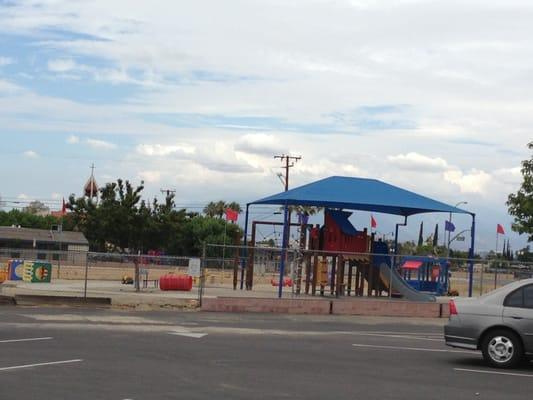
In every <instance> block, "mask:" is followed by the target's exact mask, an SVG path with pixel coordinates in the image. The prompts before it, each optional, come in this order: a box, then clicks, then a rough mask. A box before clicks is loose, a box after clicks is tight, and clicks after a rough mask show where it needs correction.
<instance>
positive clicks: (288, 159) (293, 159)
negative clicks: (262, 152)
mask: <svg viewBox="0 0 533 400" xmlns="http://www.w3.org/2000/svg"><path fill="white" fill-rule="evenodd" d="M274 158H279V159H280V160H281V162H282V163H283V162H284V163H285V165H284V166H283V167H282V168H284V169H285V178H284V180H283V181H284V183H285V191H287V190H289V169H290V168H292V167H294V164H295V163H297V162H298V161H300V160H301V159H302V157H301V156H289V155H285V154H282V155H280V156H274Z"/></svg>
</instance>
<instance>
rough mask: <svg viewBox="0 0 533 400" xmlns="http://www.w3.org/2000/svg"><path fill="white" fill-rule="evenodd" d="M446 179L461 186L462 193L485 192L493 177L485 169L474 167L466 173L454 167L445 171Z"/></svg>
mask: <svg viewBox="0 0 533 400" xmlns="http://www.w3.org/2000/svg"><path fill="white" fill-rule="evenodd" d="M444 179H445V180H446V181H448V182H450V183H453V184H455V185H457V186H459V188H460V190H461V193H480V194H483V193H485V192H486V189H487V186H488V184H489V183H490V182H491V180H492V177H491V175H490V174H488V173H486V172H485V171H481V170H477V169H472V170H471V171H470V172H469V173H466V174H465V173H463V172H462V171H460V170H458V169H453V170H449V171H446V172H445V173H444Z"/></svg>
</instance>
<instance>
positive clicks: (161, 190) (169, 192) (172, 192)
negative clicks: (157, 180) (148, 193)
mask: <svg viewBox="0 0 533 400" xmlns="http://www.w3.org/2000/svg"><path fill="white" fill-rule="evenodd" d="M160 192H161V193H162V194H166V197H165V204H166V202H167V201H168V199H169V198H170V195H174V194H175V193H176V190H175V189H160Z"/></svg>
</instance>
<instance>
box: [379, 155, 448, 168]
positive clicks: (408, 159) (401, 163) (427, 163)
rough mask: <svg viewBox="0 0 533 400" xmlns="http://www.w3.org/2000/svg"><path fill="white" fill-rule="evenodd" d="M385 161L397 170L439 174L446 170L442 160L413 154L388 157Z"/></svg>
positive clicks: (444, 161)
mask: <svg viewBox="0 0 533 400" xmlns="http://www.w3.org/2000/svg"><path fill="white" fill-rule="evenodd" d="M387 160H388V161H389V163H390V164H392V165H393V166H395V167H397V168H400V169H405V170H412V171H419V172H440V171H445V170H446V169H447V168H448V163H447V162H446V160H444V159H443V158H440V157H435V158H431V157H427V156H424V155H422V154H418V153H415V152H411V153H407V154H398V155H396V156H388V157H387Z"/></svg>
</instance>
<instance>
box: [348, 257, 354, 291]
mask: <svg viewBox="0 0 533 400" xmlns="http://www.w3.org/2000/svg"><path fill="white" fill-rule="evenodd" d="M352 275H353V261H352V260H350V261H348V296H349V295H350V293H351V291H352Z"/></svg>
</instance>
